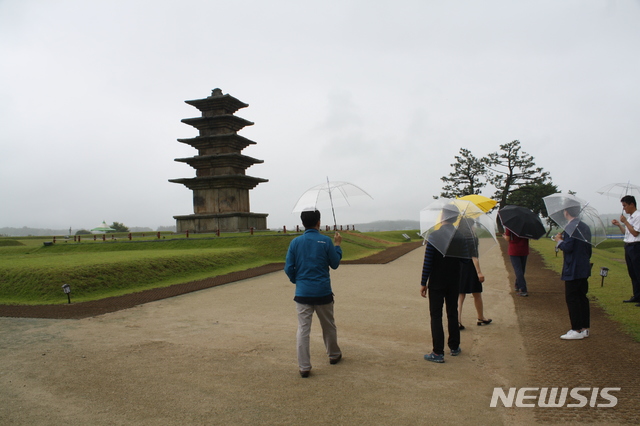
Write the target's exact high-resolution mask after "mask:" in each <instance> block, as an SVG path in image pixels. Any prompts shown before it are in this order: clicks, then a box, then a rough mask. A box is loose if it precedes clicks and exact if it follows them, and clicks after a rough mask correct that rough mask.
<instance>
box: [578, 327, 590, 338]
mask: <svg viewBox="0 0 640 426" xmlns="http://www.w3.org/2000/svg"><path fill="white" fill-rule="evenodd" d="M580 334H582V337H589V329H588V328H585V329H584V330H582V331H581V332H580Z"/></svg>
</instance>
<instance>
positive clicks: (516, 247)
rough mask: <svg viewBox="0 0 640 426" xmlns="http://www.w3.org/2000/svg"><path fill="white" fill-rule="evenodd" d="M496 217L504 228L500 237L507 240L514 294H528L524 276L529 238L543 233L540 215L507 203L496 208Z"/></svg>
mask: <svg viewBox="0 0 640 426" xmlns="http://www.w3.org/2000/svg"><path fill="white" fill-rule="evenodd" d="M498 217H499V218H500V221H501V222H502V226H503V227H504V228H505V229H504V233H503V234H502V237H503V238H504V239H505V240H507V241H508V242H509V250H508V253H509V259H510V260H511V265H512V266H513V272H514V273H515V275H516V283H515V287H516V294H518V295H520V296H525V297H526V296H528V295H529V291H528V290H527V281H526V280H525V278H524V274H525V271H526V269H527V257H528V256H529V239H530V238H533V239H534V240H537V239H539V238H540V237H542V236H543V235H544V234H545V232H546V231H545V229H544V225H543V224H542V221H541V220H540V216H539V215H537V214H536V213H534V212H533V211H531V210H530V209H528V208H526V207H523V206H515V205H508V206H505V207H503V208H502V209H500V210H498Z"/></svg>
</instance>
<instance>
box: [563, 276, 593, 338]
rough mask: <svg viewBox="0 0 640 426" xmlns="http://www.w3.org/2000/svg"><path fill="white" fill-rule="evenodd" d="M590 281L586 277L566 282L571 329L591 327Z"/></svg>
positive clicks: (566, 297)
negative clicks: (588, 295)
mask: <svg viewBox="0 0 640 426" xmlns="http://www.w3.org/2000/svg"><path fill="white" fill-rule="evenodd" d="M588 292H589V281H588V280H587V279H586V278H581V279H579V280H573V281H565V282H564V295H565V300H566V301H567V308H569V319H570V320H571V329H572V330H576V331H580V330H582V329H583V328H589V326H590V323H591V314H590V312H589V298H588V297H587V293H588Z"/></svg>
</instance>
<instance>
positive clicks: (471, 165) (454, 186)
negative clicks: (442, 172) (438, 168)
mask: <svg viewBox="0 0 640 426" xmlns="http://www.w3.org/2000/svg"><path fill="white" fill-rule="evenodd" d="M455 159H456V162H455V163H453V164H451V167H453V171H452V172H451V173H449V176H443V177H441V178H440V180H442V181H443V182H444V183H445V185H444V186H443V187H442V192H441V193H440V196H441V197H444V198H456V197H464V196H465V195H472V194H479V193H480V190H481V189H482V188H483V187H484V186H485V185H486V181H484V182H483V180H482V179H486V173H487V168H486V165H485V162H486V160H485V159H478V158H476V157H475V156H474V155H473V154H472V153H471V151H469V150H468V149H464V148H460V155H456V156H455Z"/></svg>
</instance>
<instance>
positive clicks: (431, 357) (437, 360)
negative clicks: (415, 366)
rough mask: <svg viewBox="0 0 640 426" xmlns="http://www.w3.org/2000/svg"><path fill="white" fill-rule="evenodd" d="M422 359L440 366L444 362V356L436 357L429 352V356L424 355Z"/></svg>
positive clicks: (436, 355)
mask: <svg viewBox="0 0 640 426" xmlns="http://www.w3.org/2000/svg"><path fill="white" fill-rule="evenodd" d="M424 359H426V360H427V361H431V362H438V363H441V364H442V363H443V362H444V355H438V354H435V353H433V352H431V353H430V354H426V355H425V356H424Z"/></svg>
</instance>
